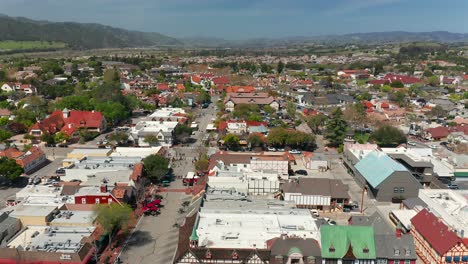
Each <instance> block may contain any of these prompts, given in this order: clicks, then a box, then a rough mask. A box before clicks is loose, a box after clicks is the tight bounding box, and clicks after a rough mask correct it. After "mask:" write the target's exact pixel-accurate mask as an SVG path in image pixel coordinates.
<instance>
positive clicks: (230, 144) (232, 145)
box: [223, 134, 240, 150]
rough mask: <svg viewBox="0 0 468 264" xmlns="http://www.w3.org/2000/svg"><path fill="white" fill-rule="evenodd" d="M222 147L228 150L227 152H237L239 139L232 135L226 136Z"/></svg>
mask: <svg viewBox="0 0 468 264" xmlns="http://www.w3.org/2000/svg"><path fill="white" fill-rule="evenodd" d="M223 140H224V145H225V146H226V147H227V148H228V149H229V150H238V149H239V147H240V145H239V142H240V140H239V137H237V136H236V135H234V134H227V135H226V136H225V137H224V139H223Z"/></svg>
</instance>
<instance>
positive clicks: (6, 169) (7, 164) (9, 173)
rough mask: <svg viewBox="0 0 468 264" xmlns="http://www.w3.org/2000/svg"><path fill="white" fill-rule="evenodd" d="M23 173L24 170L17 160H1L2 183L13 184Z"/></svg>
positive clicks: (0, 181) (0, 176)
mask: <svg viewBox="0 0 468 264" xmlns="http://www.w3.org/2000/svg"><path fill="white" fill-rule="evenodd" d="M22 173H23V168H21V166H20V165H18V164H17V163H16V161H15V160H13V159H9V158H7V157H1V158H0V183H7V182H12V181H15V180H16V179H18V178H19V177H20V176H21V174H22Z"/></svg>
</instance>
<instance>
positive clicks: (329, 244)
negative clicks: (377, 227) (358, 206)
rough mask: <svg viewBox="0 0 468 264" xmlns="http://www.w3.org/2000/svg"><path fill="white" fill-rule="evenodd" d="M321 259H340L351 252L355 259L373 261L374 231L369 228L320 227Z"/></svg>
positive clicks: (374, 255) (374, 256)
mask: <svg viewBox="0 0 468 264" xmlns="http://www.w3.org/2000/svg"><path fill="white" fill-rule="evenodd" d="M320 235H321V242H322V243H321V245H322V250H321V251H322V258H331V259H341V258H343V257H344V256H345V255H346V253H348V250H350V248H351V250H352V253H353V255H354V256H355V257H356V258H357V259H375V258H376V254H375V241H374V229H373V228H372V227H370V226H321V227H320Z"/></svg>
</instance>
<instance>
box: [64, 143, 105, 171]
mask: <svg viewBox="0 0 468 264" xmlns="http://www.w3.org/2000/svg"><path fill="white" fill-rule="evenodd" d="M111 153H112V149H98V148H93V149H91V148H89V149H74V150H73V151H72V152H70V153H68V154H67V158H66V159H64V160H63V164H62V165H63V167H65V168H66V167H69V166H70V165H73V164H74V163H75V162H76V161H80V160H83V159H84V158H85V157H107V156H109V155H110V154H111Z"/></svg>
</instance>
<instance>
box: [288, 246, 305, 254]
mask: <svg viewBox="0 0 468 264" xmlns="http://www.w3.org/2000/svg"><path fill="white" fill-rule="evenodd" d="M294 253H299V254H301V255H302V251H301V250H300V249H299V248H297V247H292V248H290V249H289V251H288V256H291V254H294Z"/></svg>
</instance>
